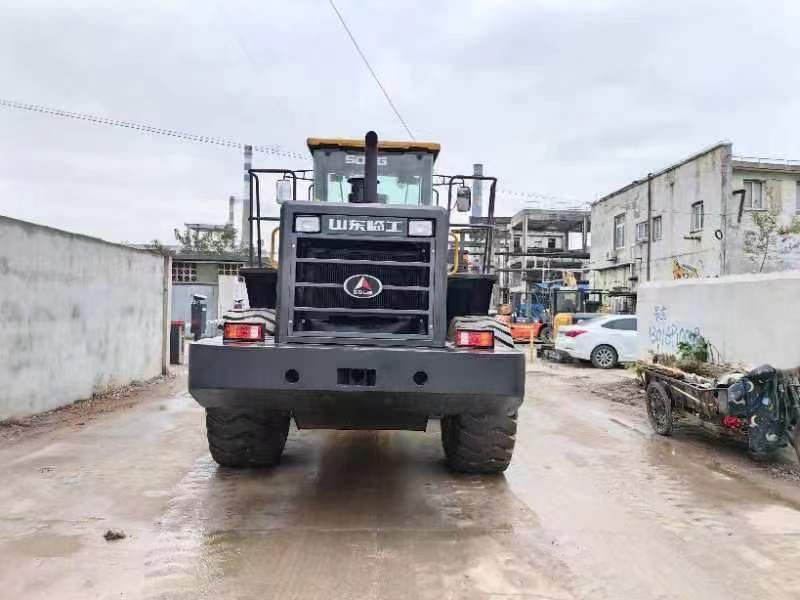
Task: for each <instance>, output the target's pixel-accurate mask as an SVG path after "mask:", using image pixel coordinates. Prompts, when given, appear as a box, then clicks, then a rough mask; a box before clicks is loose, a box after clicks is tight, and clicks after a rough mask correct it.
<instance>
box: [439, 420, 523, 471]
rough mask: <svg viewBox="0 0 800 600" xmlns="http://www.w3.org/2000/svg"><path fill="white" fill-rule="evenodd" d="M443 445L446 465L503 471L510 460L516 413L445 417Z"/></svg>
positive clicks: (460, 469) (515, 427)
mask: <svg viewBox="0 0 800 600" xmlns="http://www.w3.org/2000/svg"><path fill="white" fill-rule="evenodd" d="M441 426H442V447H443V448H444V454H445V456H446V457H447V465H448V466H449V467H450V468H451V469H452V470H454V471H459V472H462V473H502V472H503V471H505V470H506V469H507V468H508V465H509V463H510V462H511V455H512V454H513V453H514V442H515V439H516V433H517V413H513V414H511V415H495V414H478V415H475V414H463V415H454V416H449V417H442V421H441Z"/></svg>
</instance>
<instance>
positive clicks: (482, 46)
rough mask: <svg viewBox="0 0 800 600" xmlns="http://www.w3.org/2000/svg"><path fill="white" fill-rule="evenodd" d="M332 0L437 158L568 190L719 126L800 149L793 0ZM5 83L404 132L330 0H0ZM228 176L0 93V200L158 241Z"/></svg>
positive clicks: (85, 97) (292, 123)
mask: <svg viewBox="0 0 800 600" xmlns="http://www.w3.org/2000/svg"><path fill="white" fill-rule="evenodd" d="M337 4H338V6H339V8H340V10H341V11H342V13H343V14H344V16H345V19H346V20H347V21H348V23H349V25H350V27H351V29H352V30H353V33H354V34H355V36H356V38H357V39H358V40H359V42H360V44H361V46H362V48H363V49H364V51H365V53H366V54H367V56H368V57H369V58H370V60H371V62H372V63H373V66H374V67H375V69H376V71H377V72H378V74H379V76H380V77H381V78H382V80H383V82H384V84H385V86H386V87H387V89H388V90H389V91H390V93H391V95H392V97H393V99H394V101H395V104H396V105H397V106H398V108H399V109H400V111H401V113H402V114H403V116H404V117H405V119H406V121H407V122H408V124H409V126H410V127H411V129H412V131H413V133H414V135H415V136H416V137H417V139H418V140H431V141H438V142H440V143H441V144H442V146H443V149H442V154H441V157H440V160H439V165H438V169H437V170H438V171H440V172H455V171H467V170H469V169H470V168H471V165H472V163H473V162H483V163H484V164H485V165H486V167H485V168H486V172H487V173H490V174H494V175H496V176H498V177H499V178H500V180H501V184H500V187H501V188H502V189H503V190H511V191H519V192H536V193H540V194H544V195H550V196H557V197H563V198H567V199H571V200H572V201H573V202H574V203H579V202H587V201H591V200H593V199H595V198H596V197H598V196H599V195H603V194H605V193H608V192H610V191H612V190H614V189H616V188H618V187H620V186H622V185H624V184H626V183H628V182H630V181H631V180H633V179H636V178H638V177H640V176H642V175H644V174H646V173H647V172H648V171H652V170H655V169H658V168H660V167H663V166H666V165H667V164H669V163H671V162H674V161H675V160H677V159H679V158H681V157H683V156H685V155H687V154H689V153H691V152H693V151H695V150H698V149H700V148H703V147H706V146H708V145H710V144H712V143H714V142H716V141H718V140H721V139H729V140H731V141H733V142H734V152H735V153H737V154H745V155H759V156H777V157H785V158H800V118H798V115H800V66H799V65H800V62H799V61H798V57H800V2H798V1H796V0H784V1H775V0H767V1H761V2H753V1H752V0H750V1H739V0H719V1H717V0H691V1H681V0H670V1H664V2H657V1H654V0H647V1H645V0H639V1H633V0H580V1H578V0H574V1H567V0H561V1H559V0H517V1H512V0H505V1H504V0H475V1H472V0H451V1H447V2H445V1H441V2H439V1H435V0H413V1H403V0H393V1H378V0H371V1H370V2H363V1H362V2H359V1H357V0H337ZM0 98H5V99H11V100H16V101H21V102H26V103H35V104H43V105H47V106H51V107H56V108H60V109H64V110H70V111H82V112H87V113H92V114H97V115H104V116H109V117H112V118H117V119H124V120H130V121H137V122H141V123H145V124H150V125H154V126H159V127H165V128H170V129H178V130H184V131H188V132H193V133H199V134H203V135H210V136H220V137H226V138H230V139H233V140H241V141H246V142H248V143H253V144H280V145H281V146H283V147H285V148H287V149H290V150H294V151H301V152H302V151H304V148H305V146H304V144H305V138H306V137H308V136H338V137H361V136H363V134H364V132H365V131H366V130H367V129H375V130H376V131H378V133H379V135H380V136H381V137H382V138H383V139H406V138H407V135H406V133H405V131H404V130H403V128H402V126H401V125H400V123H399V122H398V121H397V119H396V117H395V116H394V114H393V113H392V112H391V109H390V108H389V107H388V105H387V104H386V102H385V100H384V98H383V97H382V96H381V94H380V91H379V90H378V88H377V87H376V85H375V83H374V82H373V81H372V79H371V78H370V76H369V73H368V71H367V70H366V68H365V67H364V65H363V64H362V62H361V61H360V59H359V57H358V55H357V54H356V53H355V50H354V49H353V47H352V45H351V43H350V41H349V39H348V38H347V37H346V35H345V33H344V31H343V30H342V28H341V26H340V24H339V22H338V21H337V19H336V15H335V14H334V12H333V11H332V10H331V8H330V6H329V4H328V1H327V0H291V1H290V0H285V1H274V2H270V1H262V2H244V1H243V0H227V1H223V0H193V1H191V2H190V1H188V0H182V1H178V0H175V1H168V0H151V1H144V0H139V1H136V2H119V3H110V2H107V1H102V2H101V1H96V2H95V1H86V0H52V1H41V0H29V1H28V2H25V3H23V2H19V1H12V0H0ZM285 165H289V166H296V167H300V166H301V163H299V162H297V161H291V160H289V161H287V160H286V159H280V158H276V157H269V156H267V155H264V154H256V157H255V166H261V167H266V166H285ZM240 189H241V155H240V152H239V151H237V150H231V149H226V148H220V147H216V146H208V145H203V144H198V143H193V142H186V141H179V140H176V139H173V138H166V137H161V136H154V135H150V134H142V133H136V132H133V131H130V130H128V129H116V128H112V127H107V126H101V125H92V124H88V123H86V122H83V121H72V120H67V119H57V118H54V117H50V116H46V115H41V114H35V113H27V112H21V111H18V110H11V109H8V108H2V107H0V214H4V215H7V216H11V217H15V218H19V219H25V220H30V221H34V222H37V223H43V224H47V225H51V226H55V227H61V228H63V229H67V230H71V231H77V232H81V233H87V234H91V235H97V236H100V237H103V238H106V239H109V240H114V241H120V240H127V241H132V242H141V241H148V240H151V239H153V238H159V239H161V240H162V241H164V242H172V241H173V236H172V229H173V228H174V227H176V226H181V224H182V223H184V222H186V221H190V222H197V221H205V222H223V221H224V220H225V217H226V212H227V197H228V196H229V195H231V194H237V195H238V194H239V193H240ZM521 205H522V200H521V199H520V198H519V197H517V196H513V195H506V194H503V195H501V196H500V198H499V201H498V214H511V213H512V212H514V211H515V210H516V209H518V208H520V206H521Z"/></svg>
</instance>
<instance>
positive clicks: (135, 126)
mask: <svg viewBox="0 0 800 600" xmlns="http://www.w3.org/2000/svg"><path fill="white" fill-rule="evenodd" d="M0 106H3V107H6V108H12V109H17V110H24V111H28V112H35V113H39V114H45V115H49V116H52V117H57V118H64V119H73V120H79V121H86V122H89V123H95V124H98V125H109V126H112V127H119V128H123V129H131V130H133V131H141V132H144V133H153V134H156V135H162V136H165V137H174V138H177V139H182V140H187V141H191V142H198V143H204V144H212V145H216V146H222V147H225V148H235V149H243V148H244V147H245V146H251V147H252V148H253V151H254V152H261V153H265V154H270V155H273V156H281V157H284V158H292V159H298V160H304V161H307V160H309V156H308V155H307V154H302V153H299V152H293V151H291V150H287V149H285V148H283V147H281V146H279V145H277V144H272V145H264V144H246V143H245V142H240V141H236V140H231V139H227V138H222V137H216V136H206V135H200V134H195V133H188V132H185V131H180V130H176V129H167V128H163V127H155V126H152V125H146V124H143V123H137V122H134V121H123V120H120V119H114V118H111V117H104V116H98V115H92V114H89V113H82V112H75V111H68V110H63V109H60V108H53V107H50V106H45V105H42V104H29V103H25V102H18V101H15V100H9V99H7V98H0ZM497 193H498V195H499V196H514V197H521V198H525V199H526V203H527V204H532V203H536V202H545V203H548V206H547V207H546V208H558V209H562V210H586V209H587V205H588V203H585V204H584V203H580V202H579V201H578V200H575V199H573V198H563V197H558V196H552V195H548V194H543V193H539V192H523V191H516V190H509V189H499V190H498V191H497ZM555 205H558V206H555ZM706 214H707V215H708V214H710V213H706Z"/></svg>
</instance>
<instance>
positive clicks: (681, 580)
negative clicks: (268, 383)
mask: <svg viewBox="0 0 800 600" xmlns="http://www.w3.org/2000/svg"><path fill="white" fill-rule="evenodd" d="M626 376H627V374H626V373H625V372H624V371H622V370H614V371H602V372H601V371H596V370H593V369H589V368H583V367H576V366H570V365H553V364H549V363H539V362H537V363H533V364H532V365H530V366H529V373H528V383H527V385H528V399H527V403H526V404H525V405H524V407H523V409H522V410H521V413H520V427H519V435H518V443H517V451H516V453H515V456H514V461H513V463H512V466H511V468H510V469H509V470H508V472H507V473H506V475H505V476H504V477H479V476H464V475H454V474H452V473H449V472H448V471H447V470H446V469H445V466H444V462H443V457H442V452H441V448H440V444H439V434H438V424H436V423H432V424H431V426H429V429H428V432H427V433H418V432H330V431H303V432H298V431H296V430H293V431H292V432H291V433H290V437H289V442H288V444H287V449H286V455H285V460H284V462H283V464H282V465H281V466H280V467H278V468H277V469H274V470H271V471H263V472H257V471H228V470H224V469H220V468H218V467H217V466H216V465H215V464H214V463H213V462H212V460H211V458H210V457H209V455H208V452H207V449H206V445H205V435H204V418H203V412H202V411H201V410H200V409H199V408H198V407H197V406H195V405H194V403H193V401H192V400H191V398H190V397H189V396H188V395H187V393H186V392H185V388H184V387H183V385H182V382H181V381H175V382H167V383H164V384H159V385H158V386H154V387H152V388H150V389H148V390H146V391H144V392H143V394H144V395H145V397H144V398H142V399H141V401H140V402H138V403H137V404H135V405H134V406H132V407H130V408H125V409H124V410H120V411H118V412H113V413H108V414H103V415H100V416H99V417H97V418H95V419H91V420H87V421H85V422H84V421H81V422H80V423H77V424H76V423H74V422H67V423H64V425H63V426H62V427H57V428H54V429H52V430H50V431H46V432H40V433H36V434H31V435H28V436H23V437H22V438H21V439H19V440H16V441H14V442H13V443H12V442H8V441H6V442H5V443H0V477H2V482H3V484H2V487H0V506H1V507H2V511H0V598H15V599H19V598H25V599H28V598H48V599H53V598H59V599H65V598H81V599H83V598H192V599H199V598H215V599H228V598H236V599H243V598H287V599H289V598H319V599H338V598H341V599H345V598H347V599H351V598H376V599H378V598H380V599H384V598H387V599H390V598H437V599H438V598H486V599H489V598H491V599H494V600H497V599H505V598H509V599H510V598H514V599H519V598H538V599H541V598H556V599H566V598H592V599H602V598H625V599H628V598H635V599H641V598H704V599H714V598H739V597H742V598H744V597H753V598H797V597H800V482H798V481H791V480H788V479H784V478H778V477H774V476H773V473H774V470H775V467H776V465H777V466H778V467H780V468H781V469H783V470H784V471H787V470H788V471H789V472H794V471H793V470H794V469H795V468H796V463H795V462H793V461H794V459H793V457H792V456H791V455H789V454H788V453H787V454H785V455H784V456H782V457H780V458H779V459H778V461H777V463H776V464H769V465H764V464H760V463H755V462H753V461H752V460H751V459H749V458H748V457H747V456H746V455H745V454H744V452H743V451H742V450H741V449H740V448H737V447H735V446H732V445H730V444H723V443H720V442H719V441H716V440H714V439H713V438H711V437H709V436H707V435H701V434H697V433H696V432H679V433H678V434H677V435H676V436H674V437H672V438H662V437H657V436H654V435H652V434H651V433H650V430H649V428H648V426H647V423H646V420H645V418H644V410H643V409H642V408H641V407H637V406H628V405H624V404H617V403H614V402H610V401H609V400H607V399H605V398H602V397H599V396H597V395H595V394H592V393H591V392H590V388H591V386H592V385H593V384H596V383H598V382H604V383H608V382H612V381H614V380H617V379H620V378H623V377H626ZM108 529H114V530H123V531H124V532H125V534H126V537H125V538H124V539H122V540H118V541H113V542H107V541H106V540H104V539H103V534H104V533H105V532H106V531H107V530H108Z"/></svg>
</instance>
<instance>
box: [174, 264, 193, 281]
mask: <svg viewBox="0 0 800 600" xmlns="http://www.w3.org/2000/svg"><path fill="white" fill-rule="evenodd" d="M195 281H197V263H193V262H173V263H172V283H192V282H195Z"/></svg>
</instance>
